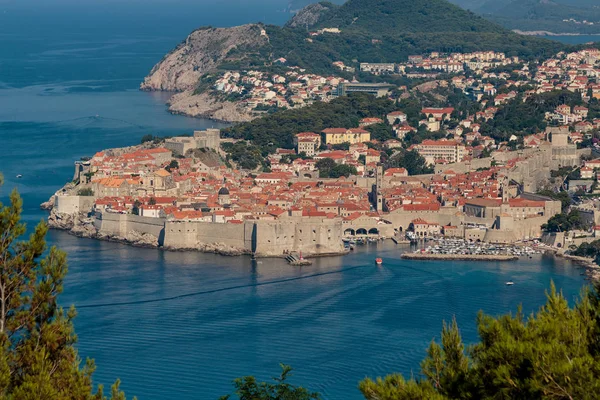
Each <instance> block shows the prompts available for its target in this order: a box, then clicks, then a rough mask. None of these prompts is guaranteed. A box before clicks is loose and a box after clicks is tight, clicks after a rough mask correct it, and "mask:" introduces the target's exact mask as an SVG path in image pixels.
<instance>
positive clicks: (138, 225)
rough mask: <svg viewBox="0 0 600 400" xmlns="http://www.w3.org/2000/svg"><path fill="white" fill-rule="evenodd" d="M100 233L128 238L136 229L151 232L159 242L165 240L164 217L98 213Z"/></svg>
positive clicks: (144, 232)
mask: <svg viewBox="0 0 600 400" xmlns="http://www.w3.org/2000/svg"><path fill="white" fill-rule="evenodd" d="M94 225H95V226H96V229H97V230H98V233H99V234H100V235H107V236H117V237H121V238H126V237H128V235H129V234H130V233H131V232H133V231H135V232H138V233H140V234H150V235H152V236H154V237H156V238H157V239H158V244H159V245H161V246H162V245H163V241H164V236H165V235H164V229H165V219H164V218H150V217H140V216H139V215H132V214H116V213H107V212H105V213H98V214H97V215H96V221H95V223H94Z"/></svg>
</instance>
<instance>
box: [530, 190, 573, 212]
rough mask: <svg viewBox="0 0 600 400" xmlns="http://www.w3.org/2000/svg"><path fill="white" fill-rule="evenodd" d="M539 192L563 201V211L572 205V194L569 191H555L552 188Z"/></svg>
mask: <svg viewBox="0 0 600 400" xmlns="http://www.w3.org/2000/svg"><path fill="white" fill-rule="evenodd" d="M537 194H539V195H542V196H546V197H550V198H551V199H554V200H559V201H560V203H561V208H562V210H563V212H565V211H566V210H567V209H568V208H569V206H571V196H569V193H567V192H554V191H552V190H541V191H539V192H538V193H537Z"/></svg>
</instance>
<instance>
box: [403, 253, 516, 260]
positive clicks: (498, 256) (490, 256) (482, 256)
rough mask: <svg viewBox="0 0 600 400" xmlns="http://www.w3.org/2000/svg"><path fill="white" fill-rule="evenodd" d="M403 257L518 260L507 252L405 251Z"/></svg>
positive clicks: (408, 258)
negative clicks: (446, 252) (443, 252)
mask: <svg viewBox="0 0 600 400" xmlns="http://www.w3.org/2000/svg"><path fill="white" fill-rule="evenodd" d="M401 258H403V259H406V260H423V261H425V260H438V261H516V260H518V259H519V257H517V256H513V255H506V254H431V253H404V254H402V256H401Z"/></svg>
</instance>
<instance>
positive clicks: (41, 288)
mask: <svg viewBox="0 0 600 400" xmlns="http://www.w3.org/2000/svg"><path fill="white" fill-rule="evenodd" d="M22 209H23V202H22V200H21V198H20V196H19V195H18V193H17V192H16V191H13V192H12V193H11V195H10V204H9V205H7V206H4V205H2V204H1V203H0V398H3V399H78V400H79V399H90V400H92V399H94V400H102V399H106V398H105V397H104V395H103V391H102V387H99V388H98V391H97V392H95V393H94V390H93V384H92V373H93V372H94V369H95V367H94V363H93V361H91V360H89V359H88V360H87V361H86V362H85V363H84V365H83V366H81V365H80V364H81V359H80V358H79V356H78V353H77V350H76V349H75V343H76V341H77V336H76V335H75V332H74V329H73V319H74V318H75V315H76V312H75V308H74V307H71V308H70V309H69V310H67V311H65V310H64V309H63V308H62V307H60V306H59V305H58V296H59V295H60V293H62V290H63V281H64V278H65V275H66V274H67V261H66V254H65V253H64V252H62V251H60V250H58V249H57V248H55V247H52V248H50V249H47V246H46V241H45V236H46V233H47V232H48V226H47V225H46V224H45V223H44V222H40V224H38V226H37V227H36V228H35V230H34V231H33V233H32V234H31V235H30V237H29V240H22V237H23V235H24V234H25V232H26V227H25V224H23V223H22V222H20V219H21V212H22ZM112 398H113V399H114V400H117V399H119V400H124V399H125V397H124V394H123V393H122V392H120V391H119V382H118V381H117V382H116V383H115V385H114V386H113V388H112Z"/></svg>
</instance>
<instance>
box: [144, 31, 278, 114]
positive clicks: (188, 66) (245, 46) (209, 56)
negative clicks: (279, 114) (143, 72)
mask: <svg viewBox="0 0 600 400" xmlns="http://www.w3.org/2000/svg"><path fill="white" fill-rule="evenodd" d="M268 43H269V38H268V37H267V35H266V33H265V31H264V30H263V26H262V25H259V24H249V25H242V26H235V27H232V28H200V29H198V30H196V31H194V32H192V33H191V34H190V35H189V36H188V37H187V38H186V39H185V41H183V42H182V43H181V44H180V45H179V46H177V47H176V48H175V49H174V50H173V51H171V52H170V53H169V54H167V55H166V56H165V57H164V58H163V59H162V60H161V61H160V62H159V63H158V64H156V66H154V68H153V69H152V71H150V74H149V75H148V76H147V77H146V78H145V79H144V82H142V84H141V85H140V88H141V89H142V90H148V91H153V90H160V91H169V92H181V93H178V94H177V95H176V96H173V98H171V100H170V101H169V110H170V111H171V112H173V113H176V114H184V115H189V116H193V117H205V118H213V119H218V120H222V121H229V122H239V121H249V120H250V119H252V116H251V115H249V114H246V113H244V112H243V111H242V110H241V109H239V108H238V107H237V106H236V105H235V104H233V103H229V102H221V101H217V100H216V99H213V98H212V97H211V96H209V95H207V94H206V93H200V94H198V93H196V92H195V91H196V88H197V87H198V83H199V80H200V77H201V76H203V75H204V74H206V73H209V72H211V71H214V70H215V69H216V68H218V67H219V66H220V65H221V64H223V63H225V62H234V63H235V62H239V61H242V60H244V59H246V58H248V57H251V56H252V55H253V54H254V53H255V52H256V51H258V50H259V49H260V48H261V47H263V46H264V45H266V44H268Z"/></svg>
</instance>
